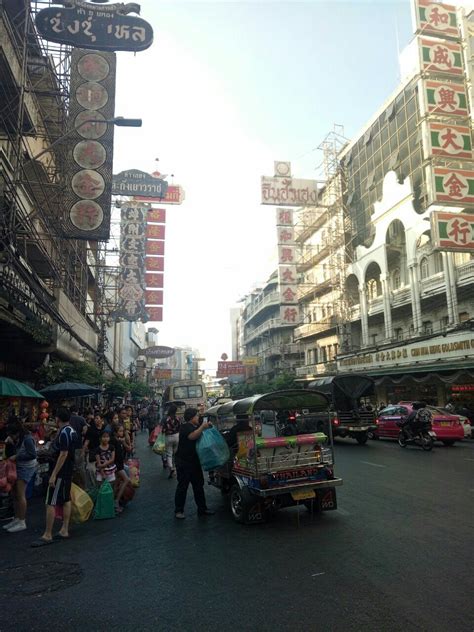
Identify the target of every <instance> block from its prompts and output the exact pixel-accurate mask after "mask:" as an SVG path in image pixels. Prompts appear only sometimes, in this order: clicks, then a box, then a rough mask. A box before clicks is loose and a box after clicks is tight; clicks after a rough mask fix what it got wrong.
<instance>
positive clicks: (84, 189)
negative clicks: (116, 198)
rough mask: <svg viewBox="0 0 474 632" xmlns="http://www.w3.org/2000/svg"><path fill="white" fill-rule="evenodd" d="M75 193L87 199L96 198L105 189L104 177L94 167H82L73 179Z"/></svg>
mask: <svg viewBox="0 0 474 632" xmlns="http://www.w3.org/2000/svg"><path fill="white" fill-rule="evenodd" d="M71 186H72V190H73V191H74V193H75V194H76V195H77V196H78V197H81V198H85V199H87V200H95V199H97V198H98V197H100V196H101V195H102V193H103V192H104V189H105V182H104V178H103V177H102V176H101V175H100V173H97V171H93V170H92V169H82V171H78V172H77V173H76V174H74V176H73V178H72V180H71Z"/></svg>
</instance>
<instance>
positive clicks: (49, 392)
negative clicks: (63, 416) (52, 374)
mask: <svg viewBox="0 0 474 632" xmlns="http://www.w3.org/2000/svg"><path fill="white" fill-rule="evenodd" d="M101 391H102V389H101V388H97V386H90V384H81V382H61V383H60V384H53V385H52V386H47V387H46V388H42V389H41V393H43V395H42V397H46V399H50V398H53V397H58V398H61V397H62V398H66V397H84V396H85V395H93V394H94V393H100V392H101Z"/></svg>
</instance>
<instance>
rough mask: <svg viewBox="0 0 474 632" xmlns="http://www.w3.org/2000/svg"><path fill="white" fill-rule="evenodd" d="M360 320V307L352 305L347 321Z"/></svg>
mask: <svg viewBox="0 0 474 632" xmlns="http://www.w3.org/2000/svg"><path fill="white" fill-rule="evenodd" d="M359 319H360V305H359V304H357V305H353V306H352V307H350V308H349V320H350V321H354V320H359Z"/></svg>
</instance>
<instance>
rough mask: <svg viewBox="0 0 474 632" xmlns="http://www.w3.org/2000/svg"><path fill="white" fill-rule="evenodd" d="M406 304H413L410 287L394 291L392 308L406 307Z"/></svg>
mask: <svg viewBox="0 0 474 632" xmlns="http://www.w3.org/2000/svg"><path fill="white" fill-rule="evenodd" d="M406 303H411V292H410V288H409V287H403V288H399V289H398V290H393V291H392V300H391V304H392V307H399V306H400V305H405V304H406Z"/></svg>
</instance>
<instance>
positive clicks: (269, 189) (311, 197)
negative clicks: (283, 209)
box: [261, 176, 319, 207]
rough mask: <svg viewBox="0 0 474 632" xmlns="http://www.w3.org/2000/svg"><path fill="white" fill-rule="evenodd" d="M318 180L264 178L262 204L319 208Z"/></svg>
mask: <svg viewBox="0 0 474 632" xmlns="http://www.w3.org/2000/svg"><path fill="white" fill-rule="evenodd" d="M318 199H319V196H318V183H317V182H316V180H297V179H296V178H281V177H276V178H275V177H274V178H272V177H268V176H262V202H261V203H262V204H272V205H275V206H298V207H300V206H317V204H318Z"/></svg>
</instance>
